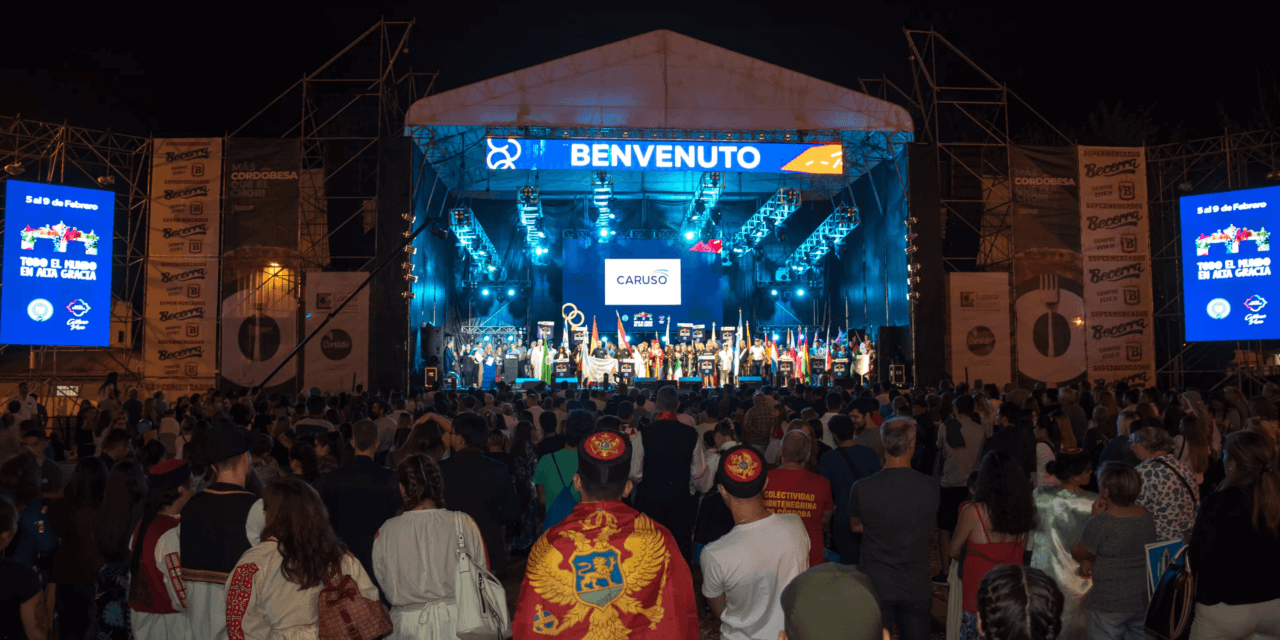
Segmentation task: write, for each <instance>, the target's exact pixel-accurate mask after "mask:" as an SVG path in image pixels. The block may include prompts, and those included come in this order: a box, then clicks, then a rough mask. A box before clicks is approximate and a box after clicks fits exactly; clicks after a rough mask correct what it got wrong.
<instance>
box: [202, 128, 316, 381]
mask: <svg viewBox="0 0 1280 640" xmlns="http://www.w3.org/2000/svg"><path fill="white" fill-rule="evenodd" d="M225 153H226V163H227V180H226V184H227V189H226V201H225V203H224V204H225V207H226V212H227V215H226V216H225V217H224V218H223V232H222V233H223V242H222V245H223V258H222V287H221V295H222V359H221V372H222V376H223V378H224V379H225V380H227V381H229V382H231V383H234V384H237V385H241V386H247V387H252V386H255V385H260V384H262V381H263V380H264V379H265V378H266V376H267V374H268V373H270V372H271V371H272V370H274V369H275V368H276V367H277V366H278V365H279V364H280V363H281V362H283V361H284V358H285V357H286V356H287V355H289V353H290V352H291V351H293V349H294V347H295V346H296V345H297V340H298V304H299V300H298V297H299V295H300V284H301V283H300V279H301V278H300V274H299V271H298V216H299V200H300V197H301V193H300V192H301V187H300V183H299V179H298V173H299V169H300V166H301V153H300V147H299V144H298V141H297V140H288V139H284V140H280V139H272V140H253V139H239V138H232V139H229V140H227V144H226V151H225ZM296 365H297V361H296V360H295V361H293V363H292V364H291V365H289V366H286V367H285V368H284V369H282V370H281V371H280V372H279V373H277V374H276V375H275V376H274V377H273V378H272V379H271V381H270V383H269V385H268V389H269V390H271V391H275V390H283V389H285V388H288V387H289V386H291V385H292V381H293V380H294V379H295V378H296V375H297V374H296Z"/></svg>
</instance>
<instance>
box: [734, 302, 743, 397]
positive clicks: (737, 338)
mask: <svg viewBox="0 0 1280 640" xmlns="http://www.w3.org/2000/svg"><path fill="white" fill-rule="evenodd" d="M740 342H742V309H738V331H737V333H734V334H733V382H734V384H737V382H738V363H740V362H742V351H741V350H740V349H739V346H738V345H739V343H740Z"/></svg>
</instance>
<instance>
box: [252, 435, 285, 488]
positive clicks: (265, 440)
mask: <svg viewBox="0 0 1280 640" xmlns="http://www.w3.org/2000/svg"><path fill="white" fill-rule="evenodd" d="M273 445H274V443H273V442H272V440H271V436H269V435H266V434H264V433H260V434H257V435H256V436H254V441H253V448H251V449H249V456H250V460H251V462H250V463H249V464H250V466H251V467H253V472H254V473H256V474H258V478H260V479H261V480H262V481H263V482H271V481H272V480H275V479H276V478H279V477H280V476H282V475H284V472H283V471H281V469H280V465H278V464H276V459H275V458H273V457H271V448H272V446H273ZM295 446H296V445H295Z"/></svg>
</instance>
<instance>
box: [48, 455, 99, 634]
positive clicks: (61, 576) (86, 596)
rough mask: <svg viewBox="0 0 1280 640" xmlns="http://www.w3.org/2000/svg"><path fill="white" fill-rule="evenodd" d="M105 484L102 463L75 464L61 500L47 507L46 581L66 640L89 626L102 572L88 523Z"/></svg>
mask: <svg viewBox="0 0 1280 640" xmlns="http://www.w3.org/2000/svg"><path fill="white" fill-rule="evenodd" d="M106 484H107V468H106V466H105V465H104V464H103V463H102V459H101V458H99V457H96V456H87V457H84V458H81V459H80V461H79V462H77V463H76V468H75V471H74V472H72V474H71V478H69V479H68V480H67V484H66V487H65V488H64V490H63V493H62V497H61V498H59V499H56V500H53V501H51V502H50V503H49V525H50V526H51V527H52V528H53V533H54V535H56V536H57V537H58V540H59V544H58V548H57V549H56V550H55V551H54V552H53V567H52V570H51V572H50V577H49V580H50V581H51V582H52V583H53V584H54V585H55V586H56V589H55V591H54V599H55V604H54V609H55V613H56V619H57V620H58V628H59V631H60V633H61V635H62V636H63V637H65V638H83V637H85V634H86V633H88V631H89V627H90V626H91V625H92V624H93V592H94V583H95V582H96V581H97V579H98V571H99V570H101V569H102V554H101V553H100V552H99V551H98V545H96V544H94V540H93V520H94V513H96V512H97V510H98V507H99V506H100V505H101V504H102V494H103V491H104V490H105V489H106Z"/></svg>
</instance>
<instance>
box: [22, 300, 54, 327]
mask: <svg viewBox="0 0 1280 640" xmlns="http://www.w3.org/2000/svg"><path fill="white" fill-rule="evenodd" d="M27 315H28V316H31V319H32V320H35V321H36V322H44V321H45V320H48V319H49V318H52V317H53V304H51V303H50V302H49V301H48V300H45V299H44V298H36V299H35V300H32V301H31V302H30V303H28V304H27Z"/></svg>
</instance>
